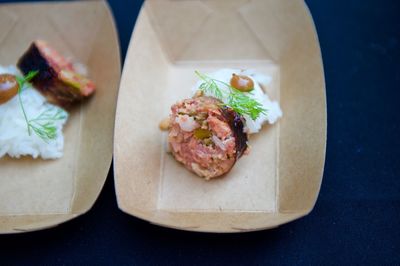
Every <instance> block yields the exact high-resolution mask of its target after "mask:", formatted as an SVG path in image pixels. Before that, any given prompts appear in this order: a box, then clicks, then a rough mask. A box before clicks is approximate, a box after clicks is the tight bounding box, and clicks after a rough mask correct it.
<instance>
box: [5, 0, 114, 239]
mask: <svg viewBox="0 0 400 266" xmlns="http://www.w3.org/2000/svg"><path fill="white" fill-rule="evenodd" d="M85 2H87V3H89V4H95V5H98V6H99V8H100V9H101V10H102V11H104V14H105V16H104V19H102V20H101V22H102V25H101V26H100V31H99V32H104V31H106V32H108V35H107V36H113V38H112V40H108V41H111V42H110V45H109V46H110V47H111V48H112V49H113V52H116V55H115V56H114V58H115V59H116V60H117V62H115V65H116V66H117V69H114V70H113V71H115V73H117V74H116V75H118V83H116V84H114V86H115V90H118V88H119V77H120V73H121V63H120V59H121V58H120V48H119V39H118V34H117V31H116V26H115V21H114V18H113V15H112V12H111V9H110V7H109V5H108V3H107V2H106V1H104V0H91V1H74V2H69V1H62V2H42V3H29V4H27V3H16V4H2V5H1V6H2V7H8V6H31V5H48V4H50V5H58V4H64V5H71V6H74V5H76V4H84V3H85ZM102 35H104V34H102ZM115 50H116V51H115ZM114 113H115V108H114ZM112 130H113V129H112ZM108 157H109V158H108V159H107V167H105V170H104V171H105V172H104V174H103V175H104V178H103V180H102V181H101V182H97V183H96V184H97V186H94V187H90V190H89V191H90V192H89V193H88V190H85V191H80V192H79V193H78V194H76V193H75V195H74V198H73V199H72V205H71V213H66V214H27V215H11V214H10V215H4V216H0V234H7V233H22V232H30V231H36V230H43V229H47V228H50V227H54V226H57V225H59V224H61V223H63V222H66V221H69V220H71V219H74V218H76V217H77V216H79V215H82V214H84V213H86V212H87V211H89V210H90V209H91V207H92V206H93V205H94V203H95V201H96V199H97V198H98V196H99V194H100V192H101V190H102V187H103V186H104V183H105V180H106V177H107V173H108V172H109V169H110V165H111V161H112V147H111V151H110V153H109V155H108ZM88 195H89V196H88Z"/></svg>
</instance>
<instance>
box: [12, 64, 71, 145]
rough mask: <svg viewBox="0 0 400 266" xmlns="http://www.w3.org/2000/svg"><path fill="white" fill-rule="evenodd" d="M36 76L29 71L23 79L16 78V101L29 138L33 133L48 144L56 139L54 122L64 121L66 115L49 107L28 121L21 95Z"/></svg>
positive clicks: (33, 72)
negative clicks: (17, 100)
mask: <svg viewBox="0 0 400 266" xmlns="http://www.w3.org/2000/svg"><path fill="white" fill-rule="evenodd" d="M37 74H38V71H30V72H29V73H28V74H27V75H26V76H25V77H19V76H17V77H16V80H17V82H18V99H19V105H20V106H21V110H22V113H23V115H24V118H25V121H26V125H27V128H28V134H29V136H31V134H32V131H33V132H34V133H35V134H36V135H37V136H38V137H39V138H41V139H42V140H43V141H45V142H48V141H49V140H53V139H55V138H56V137H57V127H56V124H55V122H56V121H58V120H63V119H65V118H66V117H67V115H66V113H65V111H64V110H62V109H60V108H57V107H50V108H48V109H46V110H45V111H43V112H42V113H41V114H39V115H38V116H37V117H36V118H33V119H28V116H27V114H26V111H25V107H24V104H23V103H22V97H21V93H22V91H23V90H24V87H25V85H26V84H27V83H29V81H31V80H32V79H33V78H34V77H35V76H36V75H37Z"/></svg>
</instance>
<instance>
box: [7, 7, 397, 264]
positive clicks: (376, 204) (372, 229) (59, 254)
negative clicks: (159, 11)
mask: <svg viewBox="0 0 400 266" xmlns="http://www.w3.org/2000/svg"><path fill="white" fill-rule="evenodd" d="M277 1H278V0H277ZM288 1H290V0H288ZM0 2H4V1H0ZM306 2H307V4H308V6H309V8H310V10H311V13H312V15H313V18H314V21H315V24H316V27H317V31H318V35H319V40H320V45H321V50H322V55H323V61H324V68H325V77H326V92H327V102H328V144H327V155H326V165H325V173H324V179H323V183H322V188H321V193H320V196H319V199H318V202H317V204H316V206H315V209H314V210H313V212H312V213H311V214H310V215H308V216H306V217H305V218H302V219H300V220H297V221H295V222H292V223H290V224H287V225H283V226H281V227H279V228H276V229H272V230H268V231H261V232H252V233H243V234H225V235H224V234H203V233H191V232H183V231H177V230H173V229H166V228H161V227H158V226H154V225H151V224H149V223H147V222H145V221H141V220H139V219H136V218H134V217H131V216H128V215H126V214H124V213H122V212H121V211H119V210H118V207H117V204H116V199H115V194H114V184H113V174H112V172H110V173H109V175H108V179H107V181H106V184H105V187H104V189H103V191H102V193H101V195H100V197H99V199H98V200H97V202H96V204H95V205H94V207H93V209H92V210H91V211H90V212H89V213H87V214H85V215H83V216H81V217H79V218H77V219H75V220H73V221H70V222H67V223H65V224H62V225H60V226H58V227H56V228H52V229H49V230H45V231H39V232H33V233H26V234H17V235H3V236H0V264H6V265H7V264H47V265H53V264H57V265H72V264H74V265H76V264H78V265H79V264H89V265H90V264H122V265H124V264H195V265H197V264H274V265H280V264H285V265H303V264H305V265H309V264H313V265H314V264H328V265H329V264H350V263H351V264H363V265H369V264H375V265H376V264H386V265H387V264H391V265H394V264H397V265H399V264H400V226H399V225H400V180H399V178H400V159H399V158H400V152H399V148H400V145H399V144H400V141H399V139H400V123H399V122H400V118H399V111H400V108H399V102H400V92H399V91H400V65H399V62H400V1H398V0H392V1H390V0H381V1H377V0H368V1H361V0H360V1H350V0H329V1H328V0H326V1H322V0H307V1H306ZM141 4H142V1H133V0H130V1H125V0H117V1H111V0H110V5H111V8H112V10H113V13H114V16H115V19H116V22H117V26H118V31H119V37H120V44H121V51H122V56H123V58H124V56H125V53H126V50H127V47H128V43H129V39H130V35H131V32H132V29H133V26H134V22H135V20H136V16H137V14H138V12H139V9H140V6H141ZM0 8H1V7H0ZM123 58H122V59H123ZM110 169H112V168H110Z"/></svg>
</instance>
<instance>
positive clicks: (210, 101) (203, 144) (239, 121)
mask: <svg viewBox="0 0 400 266" xmlns="http://www.w3.org/2000/svg"><path fill="white" fill-rule="evenodd" d="M171 110H172V113H171V115H170V129H169V134H168V142H169V145H170V148H171V152H172V154H173V156H174V157H175V159H176V160H177V161H178V162H181V163H182V164H183V165H184V166H185V167H186V168H187V169H189V170H190V171H192V172H194V173H196V174H197V175H199V176H201V177H204V178H205V179H207V180H209V179H212V178H215V177H219V176H221V175H223V174H225V173H227V172H229V170H230V169H231V168H232V167H233V165H234V164H235V162H236V160H237V159H238V158H240V156H242V154H243V153H244V152H245V150H246V149H247V134H246V133H244V131H243V127H244V124H243V118H242V116H240V115H239V114H237V113H236V112H235V111H233V110H232V109H231V108H229V107H226V106H224V105H223V104H222V102H221V101H219V100H218V99H216V98H213V97H207V96H200V97H195V98H190V99H185V100H182V101H179V102H178V103H176V104H174V105H173V106H172V107H171Z"/></svg>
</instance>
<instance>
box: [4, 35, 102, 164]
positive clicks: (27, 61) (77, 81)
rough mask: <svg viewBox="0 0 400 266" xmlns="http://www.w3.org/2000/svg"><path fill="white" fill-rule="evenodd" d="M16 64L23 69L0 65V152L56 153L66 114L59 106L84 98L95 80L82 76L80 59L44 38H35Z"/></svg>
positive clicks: (47, 156) (60, 148) (61, 144)
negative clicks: (66, 55)
mask: <svg viewBox="0 0 400 266" xmlns="http://www.w3.org/2000/svg"><path fill="white" fill-rule="evenodd" d="M18 67H19V68H20V70H21V71H22V73H20V72H19V71H18V70H17V68H16V67H14V66H10V67H7V68H5V67H1V66H0V158H1V157H3V156H5V155H8V156H10V157H15V158H19V157H20V156H32V157H33V158H37V157H41V158H43V159H56V158H60V157H62V155H63V148H64V137H63V133H62V129H63V125H64V124H65V123H66V122H67V119H68V113H67V112H66V111H65V110H64V108H70V107H72V106H73V105H75V104H76V103H77V102H80V101H82V100H83V99H85V98H88V97H89V96H90V95H91V94H93V92H94V91H95V85H94V83H93V82H92V81H90V80H89V79H87V78H86V77H84V76H83V73H82V72H85V71H82V70H83V69H84V66H83V65H80V64H73V63H72V62H71V61H70V60H68V59H66V58H64V57H63V56H61V55H60V54H59V53H58V52H57V51H55V50H54V49H53V48H51V47H50V46H49V45H48V44H47V43H46V42H44V41H34V42H33V43H32V44H31V46H30V47H29V49H28V51H26V52H25V54H24V55H23V56H22V57H21V58H20V60H19V61H18ZM78 71H79V72H81V74H79V73H78ZM30 82H32V84H31V83H30Z"/></svg>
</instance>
